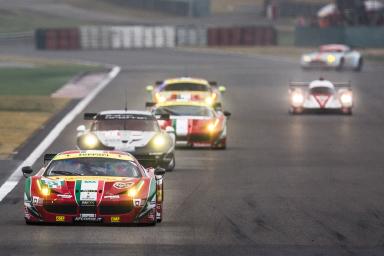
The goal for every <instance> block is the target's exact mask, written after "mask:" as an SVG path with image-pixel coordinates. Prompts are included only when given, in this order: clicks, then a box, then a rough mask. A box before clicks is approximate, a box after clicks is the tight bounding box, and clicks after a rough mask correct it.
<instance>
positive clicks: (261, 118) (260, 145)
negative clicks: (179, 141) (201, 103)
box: [0, 47, 384, 256]
mask: <svg viewBox="0 0 384 256" xmlns="http://www.w3.org/2000/svg"><path fill="white" fill-rule="evenodd" d="M0 53H2V54H17V55H24V56H34V57H44V58H53V59H76V60H84V61H94V62H102V63H109V64H113V65H117V66H120V67H121V72H120V73H119V74H118V76H117V77H116V78H115V79H114V80H113V81H112V82H111V83H110V84H108V85H107V86H106V87H105V88H104V89H103V90H102V91H101V92H100V93H99V94H98V95H97V96H96V97H95V98H93V100H92V101H91V102H90V104H89V105H88V106H87V107H86V108H85V110H84V112H98V111H102V110H107V109H122V108H124V101H125V96H124V94H125V92H126V91H127V94H128V108H129V109H139V110H142V109H144V105H145V100H146V94H145V86H146V85H148V84H151V83H153V82H154V81H156V80H162V79H165V78H169V77H178V76H184V75H188V76H196V77H202V78H206V79H208V80H216V81H218V82H219V83H220V84H223V85H225V86H226V87H227V91H226V94H225V97H224V108H225V109H226V110H228V111H230V112H231V113H232V116H231V118H230V120H229V121H228V124H229V125H228V149H227V150H225V151H221V150H218V151H215V150H196V149H194V150H190V149H178V150H177V151H176V169H175V170H174V171H173V172H170V173H167V174H166V176H165V181H164V182H165V192H164V197H165V204H164V219H163V222H162V223H161V224H158V225H156V226H154V227H140V226H105V225H69V226H62V225H33V226H27V225H25V222H24V215H23V189H24V181H23V179H22V180H21V181H20V183H18V185H17V186H16V187H15V189H13V190H12V191H11V192H10V193H9V194H8V195H7V196H6V197H5V198H4V200H3V201H2V202H1V203H0V216H1V218H0V227H1V232H0V255H327V256H328V255H383V254H384V200H383V198H384V186H383V184H384V157H383V156H384V154H383V153H384V151H383V147H384V136H383V131H384V102H383V99H384V90H383V86H384V85H383V81H384V65H383V64H382V63H374V62H367V63H366V66H365V68H364V70H363V71H362V72H361V73H355V72H352V71H351V72H349V71H345V72H334V71H311V72H304V71H301V70H300V68H299V60H295V59H288V58H280V57H279V56H245V55H236V54H224V53H222V54H218V53H207V52H204V53H200V52H198V51H193V52H192V51H184V50H166V49H164V50H160V49H158V50H136V51H66V52H49V51H47V52H41V51H40V52H39V51H35V50H33V49H29V48H25V47H20V48H18V47H6V48H1V49H0ZM319 76H323V77H324V78H326V79H329V80H331V81H337V82H343V81H346V82H347V81H351V83H352V87H353V91H354V96H355V100H356V104H355V108H354V114H353V115H352V116H343V115H302V116H301V115H300V116H290V115H289V114H288V83H289V82H290V81H311V80H314V79H317V78H319ZM83 123H84V121H83V120H82V114H80V115H78V116H77V117H76V118H75V119H74V120H73V121H72V122H71V123H70V124H69V125H67V126H66V127H65V129H64V130H63V132H62V133H61V134H60V135H59V136H58V138H57V139H56V140H55V141H54V142H53V143H52V145H51V146H50V147H49V148H48V149H47V151H46V152H45V153H57V152H60V151H64V150H68V149H73V148H74V147H75V144H76V127H77V126H79V125H80V124H83ZM32 150H33V149H31V151H32ZM41 164H42V158H41V157H40V159H39V160H38V161H37V163H36V164H35V166H34V168H35V169H37V168H39V167H40V166H41ZM0 170H1V172H2V174H1V177H4V179H3V180H1V183H2V184H3V182H4V181H5V179H6V178H7V177H8V176H9V175H10V174H11V173H12V172H13V170H14V169H11V168H4V167H0Z"/></svg>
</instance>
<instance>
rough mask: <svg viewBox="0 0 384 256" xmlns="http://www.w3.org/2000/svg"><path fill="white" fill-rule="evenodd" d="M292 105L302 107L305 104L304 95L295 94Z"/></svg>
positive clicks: (292, 97) (293, 94)
mask: <svg viewBox="0 0 384 256" xmlns="http://www.w3.org/2000/svg"><path fill="white" fill-rule="evenodd" d="M291 103H292V105H293V106H294V107H300V106H301V105H302V104H303V103H304V95H303V94H302V93H301V92H293V93H292V96H291Z"/></svg>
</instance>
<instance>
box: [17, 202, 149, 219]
mask: <svg viewBox="0 0 384 256" xmlns="http://www.w3.org/2000/svg"><path fill="white" fill-rule="evenodd" d="M144 207H145V206H140V207H136V206H134V205H133V202H132V200H131V201H121V202H118V203H114V204H105V203H104V204H103V203H101V204H100V205H98V206H93V207H90V206H79V205H77V204H76V203H72V204H68V203H66V204H59V203H56V202H52V201H48V202H44V204H43V205H40V206H32V208H31V206H30V205H29V206H28V203H26V204H25V205H24V210H25V219H26V221H28V222H29V223H77V222H86V223H88V222H89V223H111V224H112V223H142V224H146V223H154V222H155V221H156V207H155V206H153V207H151V208H148V209H147V208H144Z"/></svg>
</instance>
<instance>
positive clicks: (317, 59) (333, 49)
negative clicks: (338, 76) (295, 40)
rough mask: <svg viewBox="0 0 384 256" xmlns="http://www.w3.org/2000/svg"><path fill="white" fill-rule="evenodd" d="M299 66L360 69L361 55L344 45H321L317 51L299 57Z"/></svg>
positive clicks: (361, 65)
mask: <svg viewBox="0 0 384 256" xmlns="http://www.w3.org/2000/svg"><path fill="white" fill-rule="evenodd" d="M301 67H302V68H303V69H312V68H330V69H337V70H342V69H353V70H355V71H361V69H362V68H363V57H362V56H361V54H360V53H359V52H358V51H355V50H352V49H351V48H349V47H348V46H346V45H342V44H329V45H322V46H321V47H320V49H319V51H317V52H312V53H307V54H304V55H303V56H302V57H301Z"/></svg>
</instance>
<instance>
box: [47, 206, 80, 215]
mask: <svg viewBox="0 0 384 256" xmlns="http://www.w3.org/2000/svg"><path fill="white" fill-rule="evenodd" d="M44 209H45V210H46V211H47V212H50V213H55V214H76V212H77V205H74V204H49V205H44Z"/></svg>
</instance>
